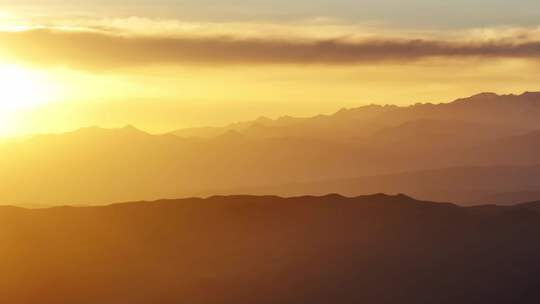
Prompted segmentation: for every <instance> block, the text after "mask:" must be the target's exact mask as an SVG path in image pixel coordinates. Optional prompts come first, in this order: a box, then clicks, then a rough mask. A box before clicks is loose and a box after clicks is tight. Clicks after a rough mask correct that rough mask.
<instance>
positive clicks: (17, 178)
mask: <svg viewBox="0 0 540 304" xmlns="http://www.w3.org/2000/svg"><path fill="white" fill-rule="evenodd" d="M538 117H540V93H533V92H527V93H524V94H521V95H496V94H493V93H482V94H478V95H475V96H471V97H469V98H463V99H458V100H455V101H453V102H449V103H442V104H434V103H423V104H415V105H412V106H404V107H400V106H392V105H386V106H378V105H369V106H363V107H359V108H354V109H342V110H340V111H338V112H336V113H334V114H331V115H319V116H315V117H309V118H294V117H288V116H286V117H281V118H278V119H269V118H265V117H261V118H258V119H256V120H253V121H248V122H241V123H234V124H231V125H228V126H224V127H212V128H196V129H183V130H178V131H174V132H171V133H168V134H159V135H152V134H149V133H146V132H144V131H141V130H139V129H137V128H135V127H132V126H127V127H124V128H120V129H103V128H99V127H90V128H83V129H80V130H77V131H74V132H70V133H64V134H54V135H38V136H33V137H30V138H27V139H24V140H19V141H16V142H15V141H12V142H4V143H1V144H0V180H1V181H2V182H1V183H0V202H1V203H3V204H15V205H27V206H28V205H32V206H44V205H62V204H76V205H91V204H104V203H110V202H121V201H135V200H155V199H161V198H178V197H186V196H210V195H215V194H238V193H241V194H276V195H285V196H288V195H298V194H326V193H333V192H337V193H342V194H347V195H361V194H367V193H376V192H387V193H408V194H411V195H414V196H416V197H419V198H422V199H426V200H438V201H452V202H456V203H460V204H483V203H498V204H504V203H514V202H518V201H532V200H536V199H540V193H539V191H540V182H538V181H540V179H539V178H538V177H539V176H540V157H538V155H540V120H539V119H538Z"/></svg>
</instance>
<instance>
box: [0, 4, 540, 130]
mask: <svg viewBox="0 0 540 304" xmlns="http://www.w3.org/2000/svg"><path fill="white" fill-rule="evenodd" d="M47 1H49V3H45V2H47ZM340 1H342V2H343V3H342V2H340ZM340 1H337V2H336V3H337V4H341V5H342V6H339V5H337V6H336V7H329V8H328V9H329V10H327V11H329V12H330V13H331V15H328V16H325V15H323V12H324V11H323V8H324V7H322V6H321V7H319V6H316V7H315V8H318V9H321V11H320V12H318V11H314V12H310V11H308V10H306V7H304V6H302V5H300V4H296V5H293V6H291V7H290V8H289V9H288V8H287V6H286V4H285V2H283V3H282V2H281V1H277V0H276V3H275V4H276V10H277V11H283V12H290V14H289V15H287V14H285V13H283V14H277V13H276V14H275V15H268V14H266V15H261V14H260V13H256V12H258V10H257V8H258V7H259V6H260V5H264V4H265V3H267V2H272V1H266V2H263V1H260V2H257V1H254V2H250V5H248V2H247V1H246V2H244V4H242V1H238V2H233V3H234V5H233V7H221V6H217V7H216V10H215V11H209V10H208V9H205V7H204V6H200V5H197V4H196V3H195V2H192V1H184V2H181V1H164V0H163V1H157V2H155V3H156V4H155V5H151V3H150V2H149V1H135V2H136V4H137V5H135V4H134V5H131V6H129V7H127V6H122V5H120V4H118V3H116V2H115V1H111V2H109V3H110V7H111V9H110V10H108V11H107V13H104V9H103V8H104V6H107V5H108V4H106V3H102V2H100V1H96V0H94V1H86V2H84V3H90V4H93V5H89V4H86V5H83V4H82V3H83V2H82V1H81V2H80V3H81V4H80V5H79V4H77V3H76V4H73V5H71V6H67V5H65V3H63V2H62V1H53V0H45V1H41V2H38V1H20V0H19V1H13V2H12V3H9V2H10V1H7V3H6V4H2V5H0V86H1V89H0V135H2V136H13V135H24V134H31V133H48V132H63V131H68V130H73V129H77V128H79V127H83V126H88V125H100V126H104V127H118V126H122V125H126V124H132V125H135V126H138V127H140V128H142V129H145V130H148V131H150V132H165V131H169V130H173V129H176V128H182V127H192V126H203V125H222V124H226V123H228V122H233V121H238V120H248V119H252V118H255V117H257V116H261V115H266V116H270V117H278V116H281V115H294V116H307V115H316V114H320V113H330V112H333V111H337V110H339V109H340V108H343V107H354V106H360V105H365V104H370V103H376V104H387V103H391V104H400V105H405V104H411V103H416V102H446V101H451V100H452V99H455V98H458V97H464V96H468V95H472V94H475V93H479V92H485V91H493V92H497V93H521V92H523V91H534V90H538V89H539V86H538V83H540V82H539V81H540V73H538V72H539V65H538V57H539V56H540V27H538V26H536V25H535V24H534V20H535V19H534V18H533V17H535V16H529V15H530V13H529V14H527V10H512V11H510V12H508V15H507V16H506V15H502V16H493V17H492V18H491V19H488V18H487V17H486V16H484V15H481V14H480V15H478V16H476V17H475V18H472V17H471V18H468V19H467V18H466V20H465V21H464V22H463V24H453V23H451V22H450V21H448V20H447V21H446V22H443V21H444V20H443V21H438V20H431V21H429V20H424V21H423V22H421V23H416V24H415V23H414V22H413V20H414V18H413V17H414V16H413V15H411V14H412V13H410V12H407V11H406V12H404V13H403V15H399V14H398V15H392V14H390V13H388V12H389V11H390V10H389V9H388V12H387V11H386V10H385V9H387V8H385V7H382V6H380V7H379V6H377V5H378V4H375V2H373V3H372V4H371V5H372V6H371V9H372V12H373V14H372V15H373V16H374V17H373V18H368V17H366V16H367V15H366V16H365V15H358V16H357V15H351V14H347V13H346V12H347V10H346V8H347V7H348V6H347V5H353V4H352V2H347V1H344V0H340ZM416 1H417V2H418V3H417V5H418V6H419V8H420V7H421V5H428V4H426V3H424V2H422V1H420V0H416ZM476 1H477V2H478V4H480V3H481V2H482V1H480V0H476ZM300 2H302V1H300ZM379 2H381V1H379ZM382 2H385V1H382ZM386 3H387V4H388V5H390V4H391V1H386ZM46 4H47V5H46ZM180 4H184V5H185V7H186V8H187V9H186V10H181V9H180ZM255 4H257V5H259V6H257V5H255ZM243 5H244V6H243ZM305 5H307V4H305ZM534 5H535V4H534V3H533V2H528V1H523V3H522V7H524V8H525V7H530V6H534ZM113 8H114V9H113ZM166 8H171V9H170V10H167V9H166ZM233 8H234V9H233ZM242 8H244V9H242ZM458 8H460V7H459V6H456V7H455V8H454V9H455V10H458ZM432 9H433V14H436V13H437V12H438V11H437V10H435V8H432ZM180 11H181V12H183V14H180V13H178V12H180ZM175 12H176V13H175ZM385 12H387V13H386V14H385ZM452 12H454V11H452V10H450V11H449V14H452ZM456 12H457V11H456ZM456 12H454V13H456ZM488 12H489V11H488ZM186 14H188V15H186ZM189 14H191V15H189ZM440 14H442V13H440ZM520 14H522V15H520ZM249 16H251V17H252V18H248V17H249ZM441 16H442V15H441ZM503 17H504V18H503ZM519 17H521V18H519ZM469 19H470V20H469ZM487 20H491V21H490V22H488V21H487ZM428 21H429V22H428Z"/></svg>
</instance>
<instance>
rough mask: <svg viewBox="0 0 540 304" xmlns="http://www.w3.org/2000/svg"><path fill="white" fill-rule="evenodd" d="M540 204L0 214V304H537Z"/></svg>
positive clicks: (252, 205) (301, 204)
mask: <svg viewBox="0 0 540 304" xmlns="http://www.w3.org/2000/svg"><path fill="white" fill-rule="evenodd" d="M539 235H540V203H529V204H522V205H516V206H507V207H500V206H499V207H498V206H482V207H470V208H465V207H458V206H456V205H453V204H439V203H431V202H423V201H416V200H414V199H412V198H410V197H407V196H404V195H398V196H387V195H383V194H379V195H373V196H363V197H357V198H345V197H342V196H339V195H328V196H323V197H297V198H287V199H285V198H279V197H273V196H265V197H251V196H231V197H212V198H209V199H183V200H168V201H157V202H138V203H126V204H118V205H112V206H107V207H86V208H73V207H59V208H52V209H42V210H26V209H20V208H13V207H0V240H1V241H0V252H1V259H0V269H1V270H2V271H1V272H0V301H1V302H2V303H10V304H34V303H35V304H53V303H54V304H57V303H80V304H85V303H88V304H90V303H92V304H93V303H130V304H137V303H141V304H143V303H144V304H146V303H162V304H167V303H171V304H172V303H175V304H176V303H199V304H217V303H220V304H221V303H239V304H243V303H246V304H247V303H249V304H260V303H268V304H270V303H290V304H298V303H314V304H317V303H320V304H328V303H336V304H343V303H351V304H352V303H377V304H386V303H396V304H403V303H414V304H417V303H442V304H444V303H448V304H454V303H461V304H464V303H465V304H466V303H474V304H477V303H540V302H539V301H540V290H539V289H538V285H539V279H538V278H539V277H540V242H538V236H539Z"/></svg>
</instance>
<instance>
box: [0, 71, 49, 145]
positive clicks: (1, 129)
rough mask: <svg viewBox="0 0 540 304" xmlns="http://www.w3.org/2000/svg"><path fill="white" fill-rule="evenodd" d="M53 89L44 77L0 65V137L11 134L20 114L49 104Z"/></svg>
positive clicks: (36, 73)
mask: <svg viewBox="0 0 540 304" xmlns="http://www.w3.org/2000/svg"><path fill="white" fill-rule="evenodd" d="M53 98H54V87H53V86H52V84H51V83H50V82H49V81H48V79H47V78H46V77H45V75H43V74H41V73H39V72H36V71H32V70H29V69H25V68H23V67H20V66H17V65H13V64H0V135H6V134H7V133H10V132H13V130H12V129H13V127H14V126H13V125H12V124H13V121H14V120H15V118H16V116H17V115H19V114H20V113H21V112H24V111H28V110H32V109H33V108H36V107H38V106H40V105H43V104H46V103H49V102H51V101H52V99H53Z"/></svg>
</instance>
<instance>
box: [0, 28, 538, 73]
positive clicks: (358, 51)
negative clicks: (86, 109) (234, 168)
mask: <svg viewBox="0 0 540 304" xmlns="http://www.w3.org/2000/svg"><path fill="white" fill-rule="evenodd" d="M0 41H1V45H0V49H1V50H4V51H7V52H8V53H9V54H11V55H12V56H15V57H17V58H18V59H19V60H23V61H25V62H30V63H34V64H47V65H50V64H53V65H67V66H72V67H77V68H94V69H96V68H97V69H103V68H115V67H116V68H117V67H127V66H142V65H160V64H203V65H232V64H325V65H340V64H356V63H373V62H409V61H416V60H422V59H427V58H434V57H443V58H445V57H447V58H460V57H479V58H532V59H537V58H540V41H528V42H519V43H517V42H516V43H513V42H508V41H492V42H478V43H474V42H446V41H437V40H405V39H396V40H391V39H380V40H367V41H361V42H351V41H347V40H344V39H335V40H319V41H313V40H311V41H310V40H302V41H293V40H287V39H282V40H272V39H264V38H260V39H236V38H234V37H210V38H208V37H205V38H196V37H139V36H117V35H111V34H103V33H96V32H72V31H56V30H31V31H24V32H3V33H0Z"/></svg>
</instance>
